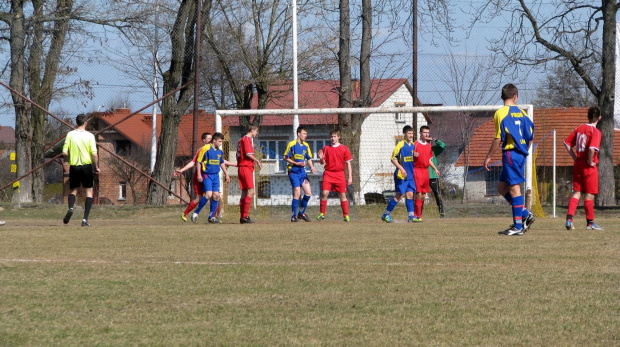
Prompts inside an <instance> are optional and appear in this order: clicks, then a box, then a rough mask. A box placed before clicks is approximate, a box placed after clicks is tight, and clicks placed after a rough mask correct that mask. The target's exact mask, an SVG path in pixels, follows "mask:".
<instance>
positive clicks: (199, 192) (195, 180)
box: [192, 173, 202, 196]
mask: <svg viewBox="0 0 620 347" xmlns="http://www.w3.org/2000/svg"><path fill="white" fill-rule="evenodd" d="M192 186H194V193H195V194H196V196H200V195H202V182H198V178H196V173H194V174H193V175H192Z"/></svg>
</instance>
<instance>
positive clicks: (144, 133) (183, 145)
mask: <svg viewBox="0 0 620 347" xmlns="http://www.w3.org/2000/svg"><path fill="white" fill-rule="evenodd" d="M130 113H131V111H130V110H129V109H117V110H116V111H114V112H113V113H101V114H100V115H99V117H98V118H99V119H101V120H102V121H104V122H105V123H106V124H105V125H104V126H101V127H100V128H101V129H103V128H104V127H106V126H107V125H110V124H114V123H116V122H118V121H120V120H121V119H123V118H125V117H127V116H128V115H129V114H130ZM152 119H153V116H152V114H145V113H138V114H136V115H134V116H132V117H131V118H129V119H127V120H125V121H123V122H122V123H119V124H118V125H116V126H115V127H114V128H115V129H116V131H118V132H119V133H120V134H122V135H123V136H124V137H126V138H127V139H128V140H131V141H132V142H134V143H136V144H137V145H139V146H142V147H144V148H146V149H150V146H151V145H150V143H151V131H152V124H153V122H152ZM192 129H193V114H191V113H188V114H186V115H184V116H183V118H182V119H181V123H180V124H179V129H178V131H179V132H178V135H179V140H178V143H177V156H186V157H191V156H193V155H194V153H191V149H192V146H191V142H192ZM198 129H199V130H198V135H197V136H198V138H197V139H196V148H199V147H200V145H202V141H201V140H200V135H201V134H202V133H204V132H210V133H214V132H215V115H214V114H212V113H205V112H204V111H203V110H199V111H198ZM160 132H161V114H158V115H157V136H158V137H159V136H160Z"/></svg>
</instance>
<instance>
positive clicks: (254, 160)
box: [245, 153, 263, 169]
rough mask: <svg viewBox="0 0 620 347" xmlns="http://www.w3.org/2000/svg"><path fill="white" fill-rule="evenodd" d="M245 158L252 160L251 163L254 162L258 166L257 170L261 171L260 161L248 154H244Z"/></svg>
mask: <svg viewBox="0 0 620 347" xmlns="http://www.w3.org/2000/svg"><path fill="white" fill-rule="evenodd" d="M245 156H246V157H248V158H250V160H252V161H253V162H255V163H256V164H258V168H259V169H262V168H263V165H262V164H261V163H260V160H258V159H257V158H256V157H255V156H254V154H250V153H248V154H246V155H245Z"/></svg>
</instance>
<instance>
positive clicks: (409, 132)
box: [403, 125, 415, 141]
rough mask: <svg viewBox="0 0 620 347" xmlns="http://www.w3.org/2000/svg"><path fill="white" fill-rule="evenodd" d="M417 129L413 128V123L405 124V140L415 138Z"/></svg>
mask: <svg viewBox="0 0 620 347" xmlns="http://www.w3.org/2000/svg"><path fill="white" fill-rule="evenodd" d="M414 132H415V131H414V130H413V127H412V126H411V125H405V126H404V127H403V137H404V138H405V140H407V141H411V140H413V133H414Z"/></svg>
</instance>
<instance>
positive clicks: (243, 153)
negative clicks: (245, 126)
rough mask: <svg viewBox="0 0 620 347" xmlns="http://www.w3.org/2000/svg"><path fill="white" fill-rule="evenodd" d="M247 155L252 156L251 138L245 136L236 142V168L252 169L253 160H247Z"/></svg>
mask: <svg viewBox="0 0 620 347" xmlns="http://www.w3.org/2000/svg"><path fill="white" fill-rule="evenodd" d="M248 154H254V146H252V138H251V137H249V136H247V135H245V136H243V137H242V138H240V139H239V142H237V166H238V167H252V168H253V167H254V160H252V159H250V158H248Z"/></svg>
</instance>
